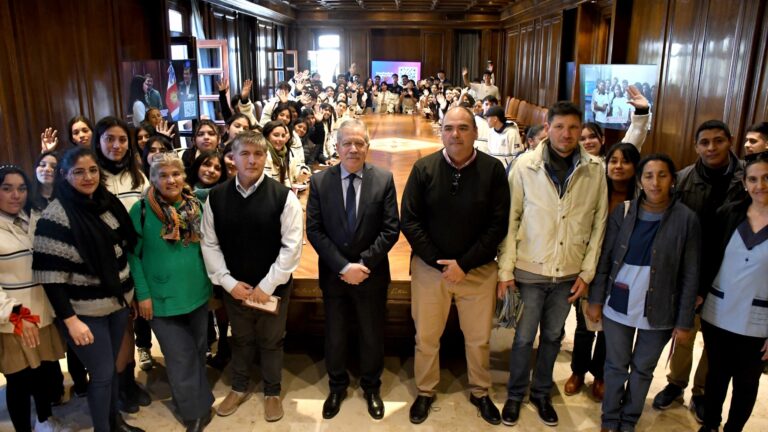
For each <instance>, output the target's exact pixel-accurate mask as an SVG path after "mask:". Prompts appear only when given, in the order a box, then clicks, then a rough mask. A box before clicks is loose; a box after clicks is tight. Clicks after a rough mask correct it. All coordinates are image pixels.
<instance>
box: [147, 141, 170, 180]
mask: <svg viewBox="0 0 768 432" xmlns="http://www.w3.org/2000/svg"><path fill="white" fill-rule="evenodd" d="M155 142H159V143H161V144H162V145H163V148H164V149H165V151H166V152H169V151H173V144H172V143H171V140H170V139H168V137H167V136H165V135H161V134H155V135H150V136H149V139H148V140H147V143H146V144H145V145H144V149H143V150H142V151H141V167H142V169H143V170H144V175H145V176H147V178H149V161H148V160H147V158H148V156H149V150H150V149H151V148H152V144H154V143H155Z"/></svg>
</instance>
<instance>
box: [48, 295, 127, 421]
mask: <svg viewBox="0 0 768 432" xmlns="http://www.w3.org/2000/svg"><path fill="white" fill-rule="evenodd" d="M78 318H80V321H82V322H83V323H85V325H87V326H88V328H89V329H90V330H91V333H93V343H92V344H90V345H84V346H78V345H75V343H74V342H73V341H72V337H71V336H70V335H69V331H68V330H67V328H66V326H65V325H64V324H63V323H61V324H60V325H61V326H62V330H61V333H62V334H63V335H64V337H65V339H66V341H67V343H68V344H69V346H70V347H72V349H73V350H74V351H75V354H77V357H78V358H79V359H80V360H81V361H82V362H83V365H85V367H86V369H88V373H89V374H90V376H91V381H90V383H89V384H88V408H89V409H90V410H91V420H92V421H93V430H94V432H109V431H110V430H111V429H112V427H111V426H112V425H111V424H112V419H113V418H114V417H115V416H116V415H118V412H117V394H118V386H117V371H116V370H115V361H116V360H117V353H118V352H119V351H120V344H121V343H122V342H123V334H124V333H125V326H126V325H128V308H122V309H120V310H118V311H116V312H112V313H111V314H109V315H107V316H103V317H90V316H82V315H79V316H78Z"/></svg>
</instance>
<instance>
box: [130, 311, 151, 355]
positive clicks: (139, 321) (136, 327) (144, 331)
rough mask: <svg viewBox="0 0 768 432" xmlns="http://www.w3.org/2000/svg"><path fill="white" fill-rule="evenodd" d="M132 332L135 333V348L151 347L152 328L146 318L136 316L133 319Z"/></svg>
mask: <svg viewBox="0 0 768 432" xmlns="http://www.w3.org/2000/svg"><path fill="white" fill-rule="evenodd" d="M133 332H134V334H136V348H146V349H150V348H152V328H151V327H150V326H149V322H147V320H145V319H144V318H142V317H140V316H136V318H134V320H133Z"/></svg>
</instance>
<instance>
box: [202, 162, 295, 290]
mask: <svg viewBox="0 0 768 432" xmlns="http://www.w3.org/2000/svg"><path fill="white" fill-rule="evenodd" d="M264 177H265V174H264V173H262V174H261V177H260V178H259V180H258V181H256V183H255V184H253V185H252V186H251V187H249V188H248V189H245V188H244V187H243V186H242V185H241V184H240V179H239V178H238V177H235V188H236V189H237V192H238V193H240V195H242V196H243V198H248V196H250V195H251V194H253V193H254V192H256V189H257V188H258V187H259V185H261V182H263V181H264ZM303 216H304V215H303V211H302V209H301V203H299V199H298V198H297V197H296V194H294V193H289V194H288V197H287V198H286V200H285V205H284V206H283V212H282V213H281V214H280V236H281V243H282V245H281V246H280V253H279V254H278V256H277V260H276V261H275V262H274V263H272V265H271V266H270V267H269V271H268V272H267V275H266V276H264V278H263V279H262V280H261V281H259V284H258V288H260V289H261V290H262V291H264V293H266V294H268V295H272V293H274V292H275V288H277V287H278V286H279V285H282V284H284V283H286V282H288V280H289V279H290V277H291V273H293V271H294V270H296V268H297V267H298V266H299V259H300V258H301V247H302V242H303V240H304V221H303ZM215 226H216V225H215V223H214V220H213V211H212V210H211V200H210V199H208V200H206V202H205V208H204V210H203V222H202V227H201V232H202V236H203V238H202V241H201V246H202V250H203V260H204V261H205V268H206V270H207V272H208V277H209V278H210V279H211V282H212V283H213V284H214V285H221V286H222V287H223V288H224V289H225V290H227V292H229V293H231V292H232V289H233V288H234V287H235V285H237V283H238V282H239V281H238V280H237V279H235V278H234V277H232V275H231V274H230V272H229V269H228V268H227V262H226V259H225V257H224V254H223V253H222V252H221V248H220V247H219V238H218V237H217V236H216V229H215ZM253 247H259V245H258V244H256V245H253ZM254 288H255V287H254Z"/></svg>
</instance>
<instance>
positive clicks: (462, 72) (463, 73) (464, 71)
mask: <svg viewBox="0 0 768 432" xmlns="http://www.w3.org/2000/svg"><path fill="white" fill-rule="evenodd" d="M461 74H462V75H467V74H469V69H467V68H465V67H463V68H461Z"/></svg>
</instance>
